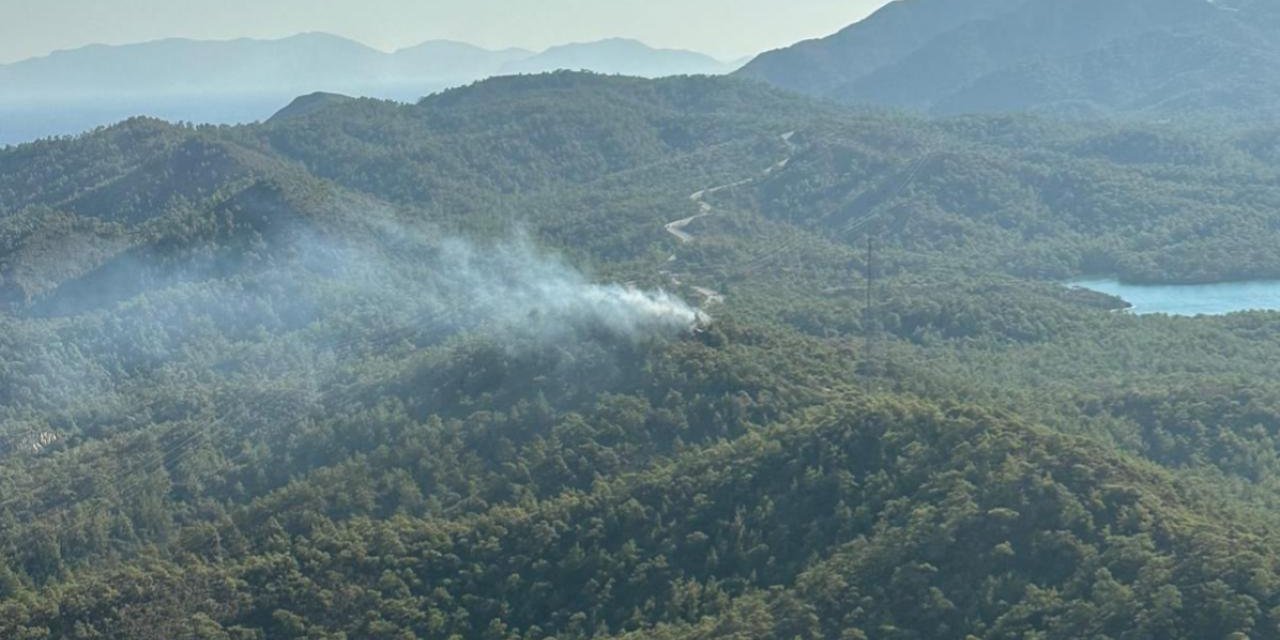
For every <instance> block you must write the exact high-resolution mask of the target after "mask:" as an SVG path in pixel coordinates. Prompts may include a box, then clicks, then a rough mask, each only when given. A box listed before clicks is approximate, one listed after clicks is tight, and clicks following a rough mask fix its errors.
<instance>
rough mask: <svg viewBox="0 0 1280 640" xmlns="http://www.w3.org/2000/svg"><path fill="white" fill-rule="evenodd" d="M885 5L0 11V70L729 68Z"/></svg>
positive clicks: (75, 2)
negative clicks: (271, 61) (107, 56)
mask: <svg viewBox="0 0 1280 640" xmlns="http://www.w3.org/2000/svg"><path fill="white" fill-rule="evenodd" d="M885 1H886V0H0V64H3V63H8V62H14V61H16V60H21V59H24V58H30V57H34V56H40V55H45V54H48V53H50V52H52V51H55V50H59V49H71V48H76V47H80V46H84V45H87V44H94V43H103V44H125V43H131V42H142V41H147V40H156V39H160V38H167V37H185V38H197V39H228V38H238V37H251V38H278V37H285V36H289V35H293V34H296V33H302V32H308V31H324V32H328V33H334V34H337V35H341V36H345V37H348V38H351V39H354V40H358V41H360V42H363V43H365V44H368V45H370V46H373V47H375V48H379V49H383V50H387V51H391V50H394V49H397V48H401V47H407V46H411V45H414V44H418V43H420V42H423V41H425V40H434V39H449V40H461V41H464V42H471V43H473V44H477V45H481V46H485V47H489V48H503V47H513V46H514V47H523V48H527V49H534V50H539V49H544V48H546V47H548V46H551V45H556V44H563V43H566V42H584V41H590V40H598V39H601V38H608V37H615V36H618V37H630V38H636V39H639V40H643V41H644V42H646V43H648V44H649V45H652V46H657V47H670V48H680V49H693V50H697V51H702V52H704V53H709V54H711V55H714V56H716V57H719V58H722V59H726V60H730V59H737V58H741V57H745V56H748V55H753V54H756V53H759V52H761V51H766V50H769V49H774V48H778V47H782V46H786V45H788V44H792V43H794V42H797V41H799V40H803V39H806V38H813V37H819V36H824V35H828V34H831V33H834V32H835V31H838V30H839V29H840V28H842V27H844V26H846V25H848V24H851V23H853V22H856V21H857V20H859V19H861V18H863V17H865V16H866V15H867V14H869V13H870V12H872V11H874V10H875V9H876V8H877V7H878V6H880V5H883V4H884V3H885Z"/></svg>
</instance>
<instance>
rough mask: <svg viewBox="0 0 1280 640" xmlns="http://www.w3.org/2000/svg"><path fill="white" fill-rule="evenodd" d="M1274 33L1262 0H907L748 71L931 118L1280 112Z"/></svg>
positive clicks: (1277, 23)
mask: <svg viewBox="0 0 1280 640" xmlns="http://www.w3.org/2000/svg"><path fill="white" fill-rule="evenodd" d="M1277 32H1280V9H1278V8H1277V5H1276V4H1275V3H1274V2H1264V1H1260V0H1208V1H1206V0H1082V1H1078V2H1060V1H1057V0H973V1H966V2H952V1H949V0H900V1H898V2H893V3H891V4H889V5H887V6H886V7H884V8H883V9H881V10H880V11H879V12H877V13H875V14H873V15H872V16H870V17H868V18H867V19H866V20H864V21H862V22H859V23H857V24H854V25H852V26H850V27H848V28H846V29H844V30H842V31H840V32H839V33H837V34H835V35H832V36H830V37H828V38H824V39H820V40H812V41H806V42H802V43H799V44H796V45H794V46H792V47H789V48H786V49H782V50H779V51H774V52H769V53H765V54H762V55H761V56H759V57H758V58H757V59H755V60H753V61H752V62H751V63H749V64H748V65H746V66H745V67H744V68H743V69H742V70H741V71H740V73H741V74H742V75H743V76H746V77H753V78H760V79H764V80H767V81H769V82H772V83H774V84H776V85H778V86H781V87H786V88H789V89H793V90H796V91H801V92H804V93H808V94H812V95H819V96H824V97H829V98H835V99H837V100H842V101H846V102H851V103H863V104H879V105H889V106H895V107H908V108H912V109H919V110H923V111H927V112H931V113H936V114H955V113H969V112H993V111H994V112H998V111H1028V110H1030V111H1041V112H1048V113H1053V114H1058V115H1070V116H1075V117H1096V116H1104V115H1110V114H1129V115H1144V114H1145V115H1151V116H1157V117H1166V116H1169V115H1176V114H1217V115H1223V114H1225V115H1241V114H1247V115H1251V116H1277V115H1280V44H1277V42H1278V41H1277V39H1276V37H1275V34H1276V33H1277Z"/></svg>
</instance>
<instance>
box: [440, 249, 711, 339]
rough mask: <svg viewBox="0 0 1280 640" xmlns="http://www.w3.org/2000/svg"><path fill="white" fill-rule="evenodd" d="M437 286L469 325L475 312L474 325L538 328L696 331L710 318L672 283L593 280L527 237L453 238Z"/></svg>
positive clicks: (644, 333)
mask: <svg viewBox="0 0 1280 640" xmlns="http://www.w3.org/2000/svg"><path fill="white" fill-rule="evenodd" d="M432 289H433V294H434V295H435V296H437V297H438V299H437V300H436V303H437V304H439V305H441V306H442V307H444V308H446V309H449V310H450V311H453V312H455V314H456V313H458V312H460V313H461V314H462V316H463V317H461V318H456V319H457V320H459V321H462V322H461V324H463V325H464V326H461V327H459V328H461V329H463V330H465V329H466V328H467V327H466V326H465V324H468V323H467V322H466V320H465V319H469V320H471V321H472V323H474V324H473V327H472V328H478V327H487V328H492V329H497V330H502V331H514V332H520V333H532V334H537V335H550V336H555V335H556V334H563V333H566V332H570V331H576V330H583V329H586V330H596V329H602V330H605V331H608V332H610V333H613V334H616V335H623V336H634V337H653V336H657V335H663V334H666V335H671V334H679V333H682V332H689V331H692V330H695V329H697V328H698V327H700V326H702V325H705V324H707V323H708V322H709V321H710V318H709V317H708V316H707V315H706V314H705V313H703V312H702V311H700V310H699V309H696V308H694V307H692V306H690V305H688V304H686V303H685V302H684V301H682V300H680V299H679V298H677V297H675V296H673V295H671V294H669V293H667V292H665V291H661V290H657V291H641V290H638V289H635V288H631V287H627V286H622V285H618V284H596V283H592V282H589V281H588V280H587V279H586V278H585V277H584V276H583V275H582V274H581V273H579V272H578V271H576V270H574V269H573V268H572V267H570V266H568V265H566V264H565V263H563V262H562V261H560V260H557V259H554V258H551V257H548V256H546V255H543V254H540V253H539V252H538V251H537V250H536V249H534V248H533V247H532V246H531V245H530V243H528V242H527V241H523V240H521V241H514V242H505V243H501V244H494V245H489V246H485V247H479V246H476V245H473V244H470V243H466V242H462V241H450V242H446V243H445V244H444V245H443V247H442V248H441V252H440V258H439V263H438V265H437V271H436V273H435V276H434V278H433V282H432ZM455 317H456V316H455ZM464 318H465V319H464Z"/></svg>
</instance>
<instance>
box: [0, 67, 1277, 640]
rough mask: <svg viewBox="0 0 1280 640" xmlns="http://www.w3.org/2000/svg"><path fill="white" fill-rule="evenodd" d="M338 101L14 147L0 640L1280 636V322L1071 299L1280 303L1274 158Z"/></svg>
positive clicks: (695, 87)
mask: <svg viewBox="0 0 1280 640" xmlns="http://www.w3.org/2000/svg"><path fill="white" fill-rule="evenodd" d="M304 102H305V101H304ZM319 103H320V108H317V109H300V110H297V111H296V112H295V113H293V114H292V116H291V117H285V118H280V119H277V120H274V121H272V122H267V123H263V124H259V125H253V126H243V127H189V126H178V125H171V124H167V123H163V122H158V121H154V120H143V119H138V120H132V121H129V122H125V123H121V124H119V125H116V126H113V127H111V128H108V129H104V130H101V131H97V132H94V133H92V134H89V135H86V136H82V137H79V138H76V139H71V140H54V141H45V142H41V143H37V144H31V145H23V146H20V147H17V148H14V149H8V150H4V151H0V290H3V291H4V292H5V300H4V306H3V308H2V309H0V636H2V637H5V638H9V637H15V638H59V637H68V636H75V635H80V636H87V637H103V638H130V639H137V638H142V639H148V638H166V639H168V638H175V637H193V638H216V639H219V640H222V639H226V638H234V639H240V638H246V639H247V638H277V637H279V638H290V637H333V638H336V637H343V636H345V637H362V638H364V637H368V638H406V637H450V636H451V635H456V636H459V637H491V638H502V639H504V640H505V639H508V638H530V639H532V638H546V637H562V638H575V639H576V638H593V637H619V638H630V639H632V640H635V639H637V638H653V639H659V638H690V639H692V638H722V637H730V638H734V637H736V638H744V639H745V638H759V637H785V638H796V637H799V638H813V639H817V638H823V639H826V638H863V637H897V638H930V637H953V636H958V637H965V636H966V635H973V636H975V637H984V638H1026V637H1029V636H1036V637H1044V638H1054V639H1057V638H1062V639H1064V640H1065V639H1067V638H1079V637H1103V636H1106V637H1126V636H1133V637H1162V638H1166V637H1167V638H1188V639H1190V638H1203V637H1232V634H1243V635H1245V636H1247V637H1257V638H1275V637H1280V627H1278V626H1277V623H1278V622H1280V620H1277V613H1276V612H1277V611H1280V588H1277V585H1280V541H1278V540H1277V539H1276V537H1275V534H1274V533H1273V532H1274V531H1276V530H1277V525H1278V524H1280V518H1278V517H1277V516H1276V514H1277V513H1280V458H1278V457H1277V456H1276V455H1275V452H1276V451H1277V450H1278V449H1280V430H1278V429H1277V428H1276V425H1277V424H1280V418H1277V416H1280V384H1277V383H1276V382H1275V380H1280V322H1277V314H1275V313H1254V314H1240V315H1237V316H1232V317H1226V318H1201V319H1177V318H1161V317H1136V316H1130V315H1126V314H1119V313H1114V309H1116V308H1118V307H1119V306H1120V305H1119V302H1118V301H1116V300H1113V299H1109V298H1107V297H1105V296H1101V295H1091V294H1087V293H1084V292H1080V291H1073V290H1070V289H1067V288H1065V287H1062V286H1060V285H1058V284H1056V283H1055V282H1054V281H1053V279H1054V278H1058V277H1068V276H1071V275H1074V274H1080V273H1084V272H1087V271H1088V270H1090V269H1112V270H1115V271H1116V272H1119V273H1124V274H1126V275H1128V276H1130V277H1142V278H1148V279H1156V280H1164V281H1168V280H1179V279H1196V278H1214V277H1223V276H1224V275H1232V274H1234V273H1241V274H1247V275H1255V276H1262V275H1266V274H1268V273H1272V272H1277V271H1280V253H1278V252H1277V249H1276V247H1278V246H1280V241H1278V239H1277V237H1276V234H1277V233H1280V232H1278V231H1277V230H1276V228H1275V225H1274V224H1272V218H1273V215H1272V212H1274V210H1275V208H1276V206H1277V203H1278V202H1280V194H1278V193H1277V187H1276V184H1280V181H1278V180H1277V176H1276V168H1275V163H1274V160H1275V158H1276V157H1277V154H1278V153H1280V146H1277V144H1276V141H1277V140H1280V132H1276V131H1272V130H1260V129H1254V130H1242V131H1222V130H1201V129H1181V128H1175V127H1156V126H1153V125H1144V126H1127V125H1126V126H1122V125H1111V126H1107V127H1100V126H1096V125H1090V126H1076V125H1072V124H1063V123H1055V122H1050V121H1044V120H1038V119H1035V118H1030V117H1025V116H1022V117H973V118H960V119H954V120H941V121H935V120H925V119H920V118H915V117H909V116H903V115H894V114H884V113H868V112H864V111H858V110H854V109H848V108H842V107H839V106H837V105H833V104H830V103H827V102H819V101H814V100H810V99H806V98H802V97H799V96H796V95H794V94H791V93H787V92H784V91H781V90H775V89H771V88H769V87H767V86H764V85H762V84H760V83H755V82H746V81H742V80H738V79H734V78H669V79H663V80H658V81H647V80H641V79H636V78H615V77H601V76H596V75H592V74H581V73H555V74H549V75H543V76H518V77H507V78H499V79H494V80H490V81H486V82H482V83H478V84H476V85H473V86H469V87H466V88H463V89H456V90H451V91H446V92H443V93H441V94H438V95H434V96H431V97H429V98H427V99H425V100H423V101H421V102H420V103H418V104H414V105H405V104H397V103H391V102H385V101H378V100H369V99H357V100H331V99H327V98H323V97H322V98H320V99H319ZM673 222H678V223H681V225H680V226H679V230H681V231H682V233H681V234H675V233H673V232H672V231H671V229H672V228H673V227H672V224H673ZM868 238H870V239H871V241H872V244H873V246H874V247H875V254H874V256H871V257H872V258H873V260H872V261H871V262H868V261H867V257H868V256H867V255H866V254H864V253H863V251H864V247H865V245H866V242H867V241H868ZM872 276H874V278H875V284H874V285H872V284H871V280H870V277H872ZM660 289H666V290H667V291H669V292H670V293H665V292H663V291H660ZM868 294H870V298H871V300H872V305H871V306H870V307H867V306H866V301H867V299H868ZM682 300H684V301H687V302H689V303H691V304H686V303H685V302H682ZM694 305H696V306H698V307H701V309H700V312H699V310H695V309H694V308H693V306H694ZM1236 637H1239V636H1238V635H1237V636H1236Z"/></svg>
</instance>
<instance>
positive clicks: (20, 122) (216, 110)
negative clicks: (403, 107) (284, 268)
mask: <svg viewBox="0 0 1280 640" xmlns="http://www.w3.org/2000/svg"><path fill="white" fill-rule="evenodd" d="M733 68H734V65H733V63H727V62H721V61H719V60H716V59H714V58H712V57H710V56H706V55H703V54H700V53H695V52H692V51H678V50H667V49H654V48H652V47H649V46H647V45H645V44H643V43H641V42H638V41H635V40H625V39H610V40H602V41H599V42H590V43H580V44H568V45H563V46H558V47H553V48H551V49H548V50H546V51H543V52H533V51H528V50H524V49H503V50H500V51H493V50H488V49H483V48H480V47H477V46H473V45H470V44H466V43H461V42H450V41H430V42H425V43H423V44H420V45H418V46H415V47H410V48H406V49H401V50H399V51H396V52H393V53H385V52H382V51H378V50H376V49H373V48H371V47H368V46H365V45H363V44H361V43H358V42H354V41H352V40H347V39H345V38H341V37H338V36H334V35H330V34H324V33H307V34H301V35H297V36H293V37H289V38H283V39H279V40H253V39H239V40H226V41H200V40H184V39H169V40H159V41H154V42H146V43H141V44H131V45H122V46H108V45H91V46H87V47H83V48H79V49H74V50H69V51H59V52H55V53H53V54H51V55H48V56H44V57H39V58H32V59H29V60H24V61H21V62H16V63H13V64H9V65H0V87H3V90H0V144H6V143H16V142H21V141H25V140H31V139H34V138H37V137H44V136H49V135H62V134H68V133H78V132H80V131H83V130H86V129H89V128H92V127H94V126H97V125H103V124H110V123H113V122H116V121H119V120H121V119H124V118H126V117H129V116H134V115H152V116H157V117H161V118H164V119H167V120H188V121H199V122H244V121H251V120H258V119H263V118H266V117H267V116H269V115H270V114H271V113H272V112H274V111H275V110H276V109H278V108H280V107H281V106H282V105H284V104H286V103H288V102H289V100H291V99H292V98H293V97H295V96H298V95H301V94H311V93H314V92H317V91H323V92H331V93H340V94H349V95H354V96H367V97H375V98H388V99H395V100H402V101H408V100H415V99H417V98H420V97H422V96H424V95H427V94H430V93H433V92H435V91H439V90H441V89H445V88H448V87H451V86H457V85H462V84H467V83H470V82H473V81H476V80H480V79H483V78H487V77H490V76H494V75H508V74H516V73H541V72H545V71H554V70H557V69H572V70H588V71H595V72H598V73H609V74H624V75H635V76H644V77H659V76H668V75H686V74H723V73H728V72H730V71H732V70H733Z"/></svg>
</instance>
